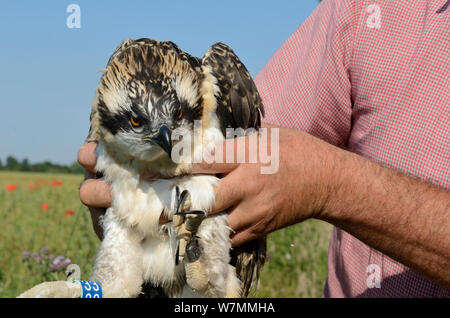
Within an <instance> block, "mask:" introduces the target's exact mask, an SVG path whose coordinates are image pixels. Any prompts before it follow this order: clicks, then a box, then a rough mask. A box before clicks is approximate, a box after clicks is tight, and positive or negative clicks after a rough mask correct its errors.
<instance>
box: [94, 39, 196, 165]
mask: <svg viewBox="0 0 450 318" xmlns="http://www.w3.org/2000/svg"><path fill="white" fill-rule="evenodd" d="M200 76H201V67H200V64H199V62H198V60H197V59H196V58H194V57H192V56H189V55H187V54H185V53H184V52H181V51H180V50H179V49H178V48H177V47H176V46H175V45H174V44H172V43H171V42H158V41H154V40H149V39H140V40H126V41H124V42H122V43H121V45H119V47H118V48H117V49H116V52H115V53H114V54H113V55H112V56H111V58H110V60H109V62H108V66H107V68H106V70H105V72H104V74H103V76H102V78H101V80H100V84H99V86H98V88H97V92H96V96H95V100H94V104H93V109H92V114H91V130H92V132H91V133H93V134H96V138H97V139H98V140H100V141H101V142H102V143H103V144H104V145H105V146H106V147H107V148H108V149H109V150H110V151H112V152H114V154H115V155H116V156H121V157H123V158H128V159H137V160H139V161H144V162H152V161H154V160H157V159H158V158H161V157H163V156H169V157H171V152H172V147H173V146H174V144H173V143H176V142H177V141H174V140H173V138H172V136H174V135H177V136H185V135H187V134H191V133H192V132H193V131H194V121H196V120H200V118H201V116H202V103H201V99H202V98H201V94H200V92H199V89H200V87H199V85H200V78H199V77H200Z"/></svg>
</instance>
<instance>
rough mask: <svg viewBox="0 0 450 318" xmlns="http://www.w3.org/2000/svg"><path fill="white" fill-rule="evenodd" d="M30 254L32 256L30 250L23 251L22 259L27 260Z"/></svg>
mask: <svg viewBox="0 0 450 318" xmlns="http://www.w3.org/2000/svg"><path fill="white" fill-rule="evenodd" d="M30 256H31V253H30V252H27V251H24V252H23V253H22V260H23V261H24V260H26V259H29V258H30Z"/></svg>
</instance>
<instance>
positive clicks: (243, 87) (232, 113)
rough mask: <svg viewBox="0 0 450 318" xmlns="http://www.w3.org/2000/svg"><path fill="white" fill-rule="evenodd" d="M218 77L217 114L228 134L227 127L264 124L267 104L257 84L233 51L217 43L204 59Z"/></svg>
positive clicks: (205, 64) (255, 126) (203, 61)
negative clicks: (264, 102) (262, 99)
mask: <svg viewBox="0 0 450 318" xmlns="http://www.w3.org/2000/svg"><path fill="white" fill-rule="evenodd" d="M202 65H203V66H206V67H209V68H210V72H211V74H212V75H213V76H214V77H215V78H216V79H217V82H218V83H217V84H218V85H217V86H218V87H219V92H218V93H217V94H216V100H217V109H216V113H217V117H218V118H219V121H220V123H221V126H222V127H221V128H222V131H223V133H224V135H225V129H226V128H243V129H247V128H255V129H258V128H259V127H260V125H261V115H262V116H264V106H263V104H262V101H261V97H260V96H259V93H258V90H257V89H256V86H255V83H254V82H253V79H252V77H251V75H250V73H249V72H248V70H247V68H246V67H245V66H244V64H242V62H241V61H240V60H239V58H238V57H237V56H236V54H235V53H234V52H233V50H232V49H231V48H230V47H228V46H227V45H225V44H223V43H216V44H214V45H213V46H212V47H211V48H210V49H209V50H208V51H207V52H206V54H205V56H204V57H203V59H202Z"/></svg>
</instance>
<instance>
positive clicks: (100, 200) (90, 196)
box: [79, 179, 112, 208]
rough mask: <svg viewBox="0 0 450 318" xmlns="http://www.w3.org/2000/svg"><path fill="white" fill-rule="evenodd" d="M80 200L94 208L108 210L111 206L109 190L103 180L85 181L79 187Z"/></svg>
mask: <svg viewBox="0 0 450 318" xmlns="http://www.w3.org/2000/svg"><path fill="white" fill-rule="evenodd" d="M79 194H80V200H81V202H82V203H83V204H84V205H86V206H88V207H94V208H108V207H110V206H111V202H112V198H111V190H110V187H109V185H108V183H106V182H105V181H104V180H103V179H87V180H85V181H84V182H83V183H82V184H81V187H80V193H79Z"/></svg>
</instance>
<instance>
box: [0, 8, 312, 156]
mask: <svg viewBox="0 0 450 318" xmlns="http://www.w3.org/2000/svg"><path fill="white" fill-rule="evenodd" d="M72 3H73V4H77V5H79V6H80V8H81V28H80V29H69V28H68V27H67V26H66V19H67V17H68V16H69V14H70V13H67V12H66V8H67V6H68V5H70V4H72ZM317 4H318V2H317V1H316V0H276V1H275V0H273V1H262V0H261V1H249V0H247V1H244V0H241V1H235V0H227V1H212V0H210V1H196V0H191V1H181V0H171V1H98V0H97V1H87V0H83V1H74V0H73V1H61V0H59V1H56V0H54V1H8V2H5V1H2V3H1V4H0V38H1V45H0V47H1V50H0V70H1V73H0V74H1V75H0V96H1V98H0V109H1V117H0V120H1V124H0V136H1V137H0V159H1V160H2V162H3V163H4V162H5V159H6V157H7V156H8V155H10V154H11V155H14V156H15V157H17V158H18V159H20V160H21V159H22V158H24V157H27V158H28V159H29V160H30V162H33V163H34V162H38V161H43V160H51V161H53V162H56V163H62V164H68V163H71V162H73V161H75V160H76V154H77V150H78V148H79V146H80V145H81V144H82V143H83V140H84V138H85V136H86V134H87V131H88V129H89V113H90V108H91V103H92V100H93V97H94V91H95V88H96V86H97V84H98V81H99V79H100V75H101V74H100V73H99V72H98V70H100V69H102V68H104V66H105V64H106V62H107V60H108V58H109V56H110V55H111V54H112V52H113V51H114V49H115V47H116V46H117V45H118V44H119V43H120V42H121V41H122V40H123V39H125V38H140V37H149V38H153V39H157V40H170V41H173V42H175V43H176V44H178V45H179V46H180V47H181V48H182V49H183V50H185V51H187V52H189V53H191V54H193V55H196V56H199V57H200V56H202V55H203V53H204V52H205V51H206V50H207V49H208V47H209V46H210V45H211V44H213V43H215V42H218V41H221V42H224V43H227V44H228V45H230V46H231V47H232V48H233V49H234V51H235V52H236V53H237V54H238V56H239V57H240V58H241V60H242V61H243V62H244V64H246V66H247V68H248V69H249V71H250V73H251V74H252V75H253V76H255V75H256V74H257V73H258V71H259V70H260V69H261V68H262V67H263V66H264V65H265V64H266V63H267V61H268V60H269V59H270V57H271V56H272V55H273V53H274V52H275V51H276V50H277V49H278V48H279V47H280V46H281V44H282V43H283V42H284V41H285V40H286V39H287V38H288V37H289V35H290V34H292V32H294V31H295V29H296V28H297V27H298V26H300V24H301V23H302V22H303V21H304V20H305V18H307V17H308V16H309V15H310V14H311V12H312V11H313V10H314V8H315V7H316V6H317Z"/></svg>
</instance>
